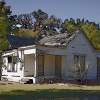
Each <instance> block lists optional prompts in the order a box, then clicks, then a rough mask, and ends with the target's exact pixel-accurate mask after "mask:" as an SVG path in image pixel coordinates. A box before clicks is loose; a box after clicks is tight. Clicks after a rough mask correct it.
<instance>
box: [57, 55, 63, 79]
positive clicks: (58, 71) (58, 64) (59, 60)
mask: <svg viewBox="0 0 100 100" xmlns="http://www.w3.org/2000/svg"><path fill="white" fill-rule="evenodd" d="M61 60H62V59H61V56H55V76H56V77H57V78H61V64H62V63H61V62H62V61H61Z"/></svg>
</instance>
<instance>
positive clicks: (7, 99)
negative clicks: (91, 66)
mask: <svg viewBox="0 0 100 100" xmlns="http://www.w3.org/2000/svg"><path fill="white" fill-rule="evenodd" d="M0 100H100V91H85V90H65V89H62V90H61V89H60V90H58V89H57V90H56V89H49V90H48V89H45V90H43V89H42V90H35V91H23V90H16V91H11V92H4V93H1V94H0Z"/></svg>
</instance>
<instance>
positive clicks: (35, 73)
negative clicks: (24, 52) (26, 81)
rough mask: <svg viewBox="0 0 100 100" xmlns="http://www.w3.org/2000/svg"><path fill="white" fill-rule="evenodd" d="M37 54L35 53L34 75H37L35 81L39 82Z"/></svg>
mask: <svg viewBox="0 0 100 100" xmlns="http://www.w3.org/2000/svg"><path fill="white" fill-rule="evenodd" d="M37 75H38V73H37V54H35V68H34V77H35V83H37Z"/></svg>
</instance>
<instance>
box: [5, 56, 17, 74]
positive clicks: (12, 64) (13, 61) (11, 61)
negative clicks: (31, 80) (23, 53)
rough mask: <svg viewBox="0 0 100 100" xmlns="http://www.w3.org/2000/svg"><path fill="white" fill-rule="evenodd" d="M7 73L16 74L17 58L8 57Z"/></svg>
mask: <svg viewBox="0 0 100 100" xmlns="http://www.w3.org/2000/svg"><path fill="white" fill-rule="evenodd" d="M7 71H8V72H17V56H8V67H7Z"/></svg>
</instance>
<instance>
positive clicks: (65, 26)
mask: <svg viewBox="0 0 100 100" xmlns="http://www.w3.org/2000/svg"><path fill="white" fill-rule="evenodd" d="M5 7H7V6H5V3H3V2H1V3H0V22H2V23H0V30H1V28H2V31H0V37H1V36H2V35H3V36H6V35H7V34H8V33H13V34H15V35H19V36H33V37H35V38H36V39H40V38H43V37H45V36H48V35H55V34H59V33H61V34H63V33H65V32H70V33H73V32H74V31H75V30H77V29H80V30H82V31H84V33H85V34H86V36H87V37H88V39H89V40H90V41H91V43H92V44H93V45H94V47H95V48H96V49H100V25H99V24H96V23H95V22H90V21H89V20H85V19H80V18H77V19H76V20H75V19H73V18H70V19H65V20H64V21H62V20H61V19H60V18H57V17H56V16H54V15H51V16H49V15H48V14H47V13H46V12H44V11H42V10H41V9H39V10H37V11H33V12H31V13H28V14H20V15H11V11H10V8H9V7H7V8H6V10H7V11H6V10H1V8H2V9H5ZM2 11H4V12H5V14H1V12H2ZM1 15H2V16H1ZM0 41H1V40H0ZM0 48H1V47H0Z"/></svg>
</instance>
